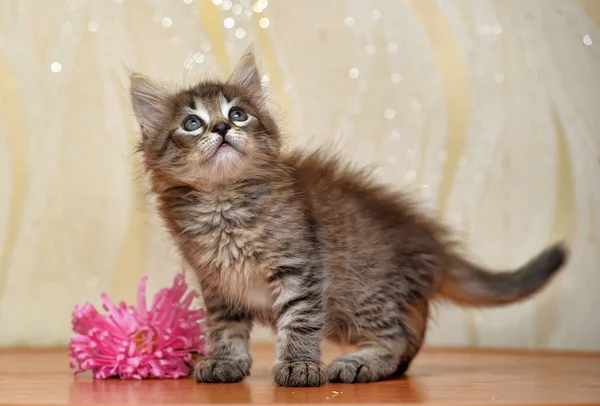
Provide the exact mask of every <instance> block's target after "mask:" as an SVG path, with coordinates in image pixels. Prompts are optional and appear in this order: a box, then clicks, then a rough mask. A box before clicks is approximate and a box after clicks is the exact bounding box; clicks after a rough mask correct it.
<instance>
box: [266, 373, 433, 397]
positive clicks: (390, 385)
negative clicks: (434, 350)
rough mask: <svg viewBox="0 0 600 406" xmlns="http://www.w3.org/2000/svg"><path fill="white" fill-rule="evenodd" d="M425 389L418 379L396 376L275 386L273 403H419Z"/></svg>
mask: <svg viewBox="0 0 600 406" xmlns="http://www.w3.org/2000/svg"><path fill="white" fill-rule="evenodd" d="M424 399H425V398H424V392H423V390H422V389H421V388H420V385H419V384H418V382H417V381H416V380H414V379H410V378H408V377H404V376H403V377H398V378H392V379H388V380H385V381H382V382H376V383H355V384H329V385H325V386H322V387H320V388H275V389H274V390H273V398H272V402H273V403H274V404H289V403H296V404H298V403H302V404H305V403H307V404H321V403H324V402H327V403H334V404H351V403H364V404H373V403H375V401H376V402H377V403H399V402H400V403H422V402H423V401H424Z"/></svg>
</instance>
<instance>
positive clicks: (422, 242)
mask: <svg viewBox="0 0 600 406" xmlns="http://www.w3.org/2000/svg"><path fill="white" fill-rule="evenodd" d="M131 97H132V104H133V109H134V112H135V114H136V116H137V119H138V122H139V125H140V128H141V134H142V138H141V141H140V144H139V150H140V151H141V153H142V155H143V159H144V164H145V168H146V169H147V171H148V172H149V176H150V184H151V189H152V192H153V194H154V195H155V196H156V197H157V202H158V207H159V210H160V214H161V216H162V218H163V219H164V221H165V223H166V226H167V227H168V230H169V231H170V233H171V235H172V237H173V238H174V239H175V242H176V244H177V245H178V247H179V250H180V251H181V253H182V255H183V257H184V258H185V260H186V261H187V262H188V263H189V264H190V265H191V266H192V267H193V269H194V270H195V272H196V275H197V277H198V280H199V282H200V286H201V289H202V294H203V296H204V300H205V306H206V310H207V314H208V326H209V342H210V356H209V357H208V358H207V359H204V360H202V361H201V362H200V363H199V365H198V366H197V368H196V370H195V374H194V375H195V379H196V380H197V381H198V382H226V383H229V382H238V381H241V380H243V379H244V377H246V376H247V375H248V374H249V371H250V367H251V363H252V360H251V357H250V354H249V351H248V339H249V335H250V330H251V328H252V324H253V323H254V322H255V321H257V322H261V323H265V324H267V325H271V326H273V327H274V328H275V329H276V331H277V339H276V359H277V360H276V363H275V365H274V367H273V376H274V380H275V383H276V384H277V385H280V386H319V385H323V384H324V383H326V381H328V380H329V381H330V382H345V383H350V382H375V381H379V380H381V379H384V378H386V377H389V376H392V375H394V374H402V373H404V372H405V371H406V370H407V368H408V367H409V365H410V363H411V361H412V360H413V358H414V357H415V355H417V353H418V352H419V349H420V348H421V345H422V343H423V340H424V337H425V330H426V325H427V318H428V314H429V302H430V301H431V300H432V299H434V298H435V297H436V296H437V295H440V296H442V297H445V298H447V299H449V300H451V301H454V302H456V303H458V304H460V305H466V306H497V305H503V304H508V303H513V302H516V301H518V300H522V299H524V298H527V297H528V296H530V295H532V294H534V293H535V292H537V291H538V290H539V289H540V288H542V287H543V286H544V285H545V284H546V283H547V282H548V281H549V279H550V278H551V277H552V276H553V275H554V274H555V272H556V271H557V270H558V269H559V268H560V267H561V266H562V265H563V263H564V262H565V261H566V255H567V252H566V249H565V248H564V247H563V246H562V245H561V244H557V245H555V246H552V247H550V248H547V249H546V250H544V251H543V252H542V253H540V254H539V255H538V256H536V257H535V258H534V259H532V260H531V261H530V262H528V263H527V264H526V265H524V266H522V267H520V268H519V269H517V270H515V271H512V272H503V273H495V272H490V271H488V270H486V269H484V268H483V267H480V266H478V265H476V264H474V263H472V262H469V261H468V260H466V259H463V258H462V257H461V256H460V255H458V253H457V250H456V249H455V247H454V245H453V244H452V243H451V241H450V239H449V238H448V235H447V233H446V232H445V230H444V228H443V227H442V226H441V225H439V224H437V223H436V222H434V221H432V220H431V219H428V218H427V217H426V216H425V215H423V214H421V213H420V212H419V210H417V209H416V208H415V207H414V206H413V205H412V204H411V203H410V202H409V200H408V199H407V198H406V197H405V196H403V195H402V194H399V193H396V192H393V191H390V190H387V189H385V188H383V187H381V186H377V185H375V184H374V183H373V182H372V181H371V180H370V179H369V178H368V177H367V176H366V175H365V174H363V173H362V172H360V171H355V170H350V169H348V168H347V167H345V166H342V165H341V164H340V163H339V162H338V161H337V160H336V159H333V158H331V157H327V156H326V155H325V154H323V153H311V154H303V153H292V154H284V153H282V152H281V151H280V150H281V136H280V132H279V129H278V127H277V123H276V122H275V121H274V120H273V118H272V117H271V115H270V114H269V112H268V111H267V108H266V107H265V99H264V95H263V92H262V89H261V83H260V75H259V72H258V70H257V67H256V64H255V61H254V56H253V55H252V53H247V54H246V55H245V56H244V57H243V58H242V59H241V60H240V62H239V63H238V65H237V67H236V68H235V70H234V72H233V73H232V75H231V77H230V78H229V79H228V80H227V81H225V82H220V81H204V82H201V83H199V84H197V85H196V86H193V87H191V88H189V89H186V90H182V91H177V92H175V91H173V92H171V91H168V90H165V89H164V88H162V87H160V86H158V85H157V84H156V83H154V82H153V81H151V80H150V79H148V78H146V77H144V76H141V75H138V74H134V75H132V76H131ZM323 338H328V339H331V340H334V341H337V342H340V343H349V344H354V345H356V346H357V347H358V350H357V351H356V352H353V353H350V354H347V355H344V356H342V357H340V358H338V359H337V360H335V361H334V362H333V363H332V364H331V365H329V366H328V367H326V366H324V365H323V364H322V363H321V361H320V344H321V341H322V339H323Z"/></svg>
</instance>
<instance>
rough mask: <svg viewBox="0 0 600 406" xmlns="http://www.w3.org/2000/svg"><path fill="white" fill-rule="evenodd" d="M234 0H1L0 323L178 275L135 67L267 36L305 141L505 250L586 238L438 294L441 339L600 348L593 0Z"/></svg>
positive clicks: (56, 315) (200, 56)
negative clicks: (543, 271)
mask: <svg viewBox="0 0 600 406" xmlns="http://www.w3.org/2000/svg"><path fill="white" fill-rule="evenodd" d="M232 1H233V3H232V2H230V1H229V0H220V1H219V0H214V1H210V0H207V1H205V0H185V1H182V0H172V1H171V0H169V1H167V0H162V1H159V0H154V1H150V0H116V1H115V0H102V1H101V0H72V1H64V0H0V345H13V344H18V345H34V344H35V345H55V344H62V343H66V341H67V340H68V338H69V336H70V312H71V311H72V309H73V306H74V305H75V304H77V303H82V302H84V301H87V300H91V301H93V302H94V303H96V304H97V303H98V301H99V300H98V297H99V294H100V293H101V292H104V291H106V292H108V293H109V294H110V296H111V297H112V298H114V299H126V300H131V299H132V298H133V297H134V295H135V291H136V285H137V281H138V279H139V278H140V277H141V276H142V275H144V274H148V275H149V276H150V287H151V291H152V292H155V291H156V290H157V289H158V288H159V287H161V286H164V285H166V284H168V283H170V281H171V278H172V276H173V274H174V273H175V272H177V271H178V270H179V269H180V268H181V263H180V261H179V260H178V258H177V254H176V252H175V251H174V249H173V248H172V246H171V244H170V242H169V239H168V237H167V236H166V235H165V233H164V232H163V231H162V229H161V226H160V222H159V221H158V220H157V218H156V216H155V214H154V211H153V209H152V204H151V202H150V201H149V200H148V199H147V197H146V196H145V184H144V179H143V176H141V175H140V172H139V164H138V162H137V158H136V157H135V156H134V154H133V153H132V148H133V145H134V143H135V138H136V128H135V125H134V120H133V117H132V114H131V111H130V108H129V105H128V101H127V97H126V86H127V83H126V80H125V79H126V70H127V69H128V68H133V69H135V70H138V71H141V72H144V73H147V74H149V75H152V76H156V77H158V78H160V79H163V80H169V81H173V82H174V83H178V84H182V83H188V84H189V83H193V82H194V80H196V79H197V78H198V77H202V76H204V75H206V74H208V73H211V74H217V75H220V74H222V73H223V72H227V71H229V70H230V68H231V67H232V64H233V63H234V62H235V59H236V58H237V57H238V56H239V55H240V53H241V52H242V51H243V50H244V48H245V47H246V46H247V45H248V44H249V43H250V42H251V41H255V42H256V43H257V44H258V45H259V49H260V53H261V55H262V57H261V64H262V66H263V68H264V72H265V78H264V79H265V85H266V86H268V89H269V91H270V93H271V95H272V97H273V99H274V100H275V101H276V102H275V103H274V104H273V108H274V109H275V111H276V113H277V115H278V116H279V117H280V119H281V121H282V123H283V125H284V127H285V129H286V132H287V134H288V135H289V138H290V143H292V144H294V145H316V144H323V143H325V144H329V145H334V146H335V147H336V148H338V149H341V150H343V152H344V153H345V154H346V155H347V156H348V157H350V158H352V159H354V160H356V161H357V162H360V163H362V164H374V165H376V166H377V167H378V168H379V169H378V170H377V175H378V176H379V177H380V179H381V180H382V181H385V182H389V183H392V184H395V185H396V186H398V187H402V188H403V189H404V190H407V191H409V192H410V193H413V194H414V195H415V197H416V198H418V199H420V200H421V201H422V202H423V204H424V205H425V206H426V207H428V208H431V209H434V210H437V211H439V212H440V213H441V217H442V218H443V219H444V220H445V221H447V222H449V223H450V224H452V225H453V226H454V227H456V229H457V230H458V231H459V232H460V233H461V235H462V236H463V238H464V240H465V241H466V242H467V243H468V246H469V250H470V251H472V252H474V253H476V256H477V257H478V258H479V259H481V261H483V262H484V263H486V264H488V265H490V266H494V267H497V268H498V269H502V268H505V267H511V266H516V265H518V264H519V263H521V262H522V261H524V260H525V259H527V258H528V257H529V256H530V255H532V254H533V253H534V252H536V251H537V250H538V249H540V248H542V247H543V246H545V245H546V244H548V243H549V242H551V241H554V240H556V239H558V238H563V237H566V238H568V240H569V242H570V243H571V245H572V249H573V256H572V260H571V262H570V263H569V266H568V268H567V269H566V270H565V272H564V274H563V275H561V277H560V278H558V279H557V280H555V282H554V283H553V284H552V286H551V287H550V288H549V289H547V290H545V291H544V292H543V293H542V294H541V295H540V296H538V297H537V298H536V299H535V300H532V301H529V302H527V303H523V304H519V305H515V306H511V307H508V308H504V309H497V310H486V311H474V310H461V309H456V308H453V307H451V306H449V305H439V306H437V307H436V310H435V322H433V323H432V325H431V330H430V335H429V343H430V344H449V345H470V346H517V347H551V348H575V349H596V350H600V294H599V292H600V240H599V237H600V236H599V234H600V132H599V131H598V128H600V111H599V106H600V83H599V80H600V79H599V78H600V32H599V30H598V26H599V24H600V1H597V0H588V1H583V0H580V1H572V0H520V1H516V0H514V1H511V0H496V1H487V0H485V1H484V0H387V1H384V0H377V1H374V0H373V1H370V0H346V1H342V0H339V1H333V0H330V1H325V0H303V1H291V0H271V2H270V3H268V4H267V2H265V1H264V0H262V2H259V3H257V5H254V3H253V1H254V0H252V1H249V0H232ZM215 3H216V4H215ZM228 19H231V20H228ZM261 19H262V20H261ZM267 21H268V26H267ZM232 24H233V26H232V27H231V28H227V27H228V26H231V25H232ZM261 26H262V27H266V28H261ZM265 337H267V334H266V333H265V331H264V330H260V329H259V330H258V331H257V338H258V339H264V338H265Z"/></svg>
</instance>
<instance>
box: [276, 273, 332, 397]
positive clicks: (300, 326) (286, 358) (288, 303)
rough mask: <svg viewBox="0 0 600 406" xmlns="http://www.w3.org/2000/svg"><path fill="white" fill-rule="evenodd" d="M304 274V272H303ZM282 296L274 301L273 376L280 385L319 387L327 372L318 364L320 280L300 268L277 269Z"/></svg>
mask: <svg viewBox="0 0 600 406" xmlns="http://www.w3.org/2000/svg"><path fill="white" fill-rule="evenodd" d="M304 271H306V269H304ZM274 278H279V279H280V281H279V282H280V287H281V293H280V294H279V297H278V298H277V300H276V302H275V314H276V316H277V341H276V352H277V360H276V363H275V365H274V366H273V377H274V379H275V383H276V384H277V385H279V386H296V387H298V386H301V387H303V386H321V385H323V384H325V383H326V382H327V372H326V371H327V369H326V368H325V366H324V365H323V364H322V363H321V359H320V356H321V350H320V346H321V341H322V336H323V326H324V310H323V306H324V303H323V294H322V292H323V280H322V279H323V278H322V275H319V274H318V273H317V274H315V273H313V272H310V273H308V274H306V273H303V272H302V270H301V269H300V268H291V267H280V268H278V269H277V270H276V271H275V273H274V276H273V277H272V278H271V279H274Z"/></svg>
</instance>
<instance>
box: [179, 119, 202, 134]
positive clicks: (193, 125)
mask: <svg viewBox="0 0 600 406" xmlns="http://www.w3.org/2000/svg"><path fill="white" fill-rule="evenodd" d="M203 124H204V123H203V122H202V119H200V117H198V116H189V117H188V118H186V119H185V121H184V122H183V129H184V130H185V131H196V130H197V129H199V128H200V127H202V125H203Z"/></svg>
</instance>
